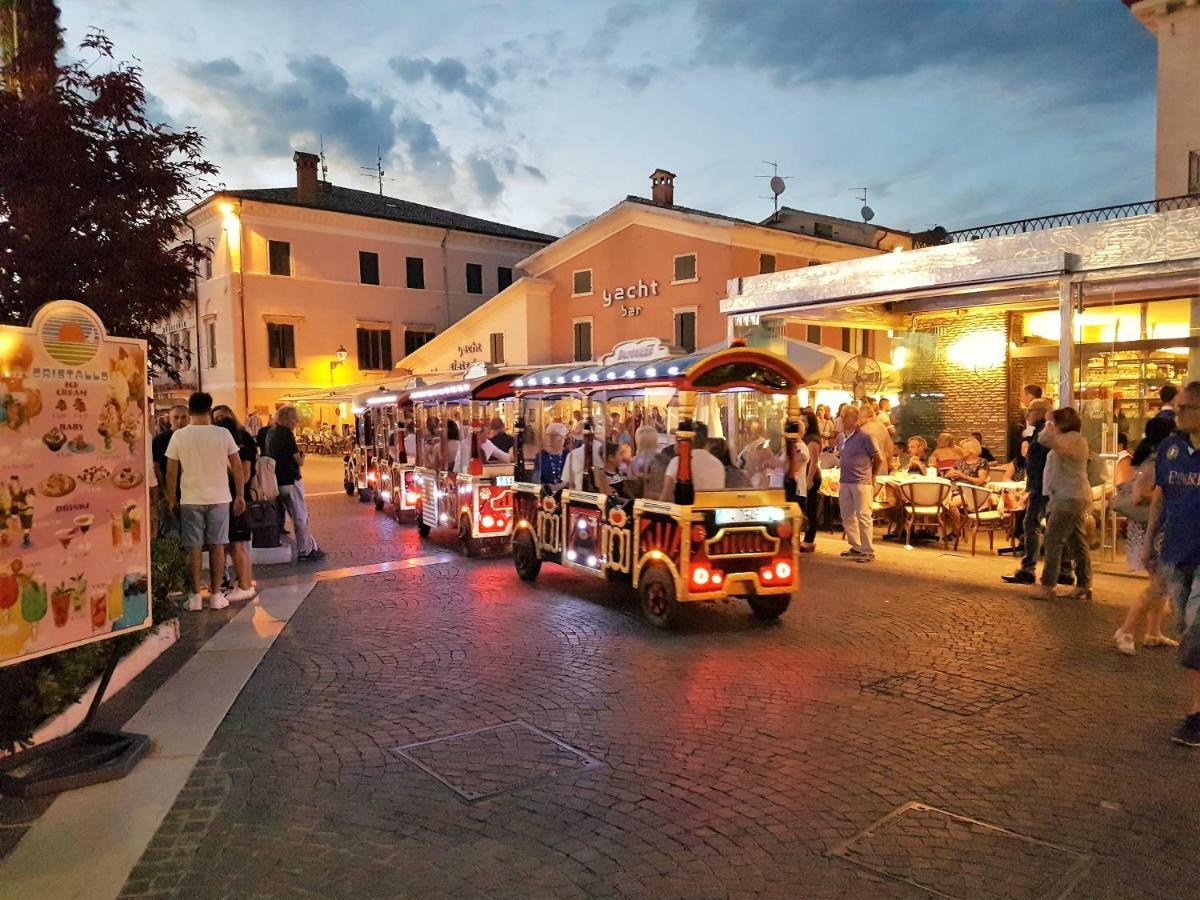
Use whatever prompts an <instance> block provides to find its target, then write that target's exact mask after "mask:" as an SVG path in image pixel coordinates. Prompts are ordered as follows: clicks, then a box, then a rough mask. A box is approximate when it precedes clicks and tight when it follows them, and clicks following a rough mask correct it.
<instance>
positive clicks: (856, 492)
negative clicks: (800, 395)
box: [838, 406, 886, 563]
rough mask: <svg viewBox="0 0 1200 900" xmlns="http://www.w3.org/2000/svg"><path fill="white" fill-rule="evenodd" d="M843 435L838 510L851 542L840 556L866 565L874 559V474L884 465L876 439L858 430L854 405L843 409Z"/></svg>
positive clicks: (847, 538)
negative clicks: (872, 504) (848, 547)
mask: <svg viewBox="0 0 1200 900" xmlns="http://www.w3.org/2000/svg"><path fill="white" fill-rule="evenodd" d="M842 434H843V435H844V436H845V438H846V440H845V442H843V444H842V452H841V457H840V458H839V465H840V467H841V483H840V484H839V485H838V507H839V509H840V510H841V514H842V528H843V529H844V530H845V532H846V540H847V541H849V542H850V549H849V550H847V551H845V552H844V553H843V554H842V556H845V557H848V558H850V559H853V560H855V561H856V562H862V563H868V562H872V561H873V560H874V559H875V546H874V543H873V539H874V535H873V533H872V529H873V528H874V522H873V521H872V514H871V500H872V499H873V498H874V496H875V475H876V473H878V472H881V471H883V467H884V465H886V463H885V461H884V458H883V453H881V452H880V450H879V445H878V444H877V443H875V439H874V438H873V437H871V435H869V434H867V433H866V432H865V431H863V430H862V429H860V428H859V427H858V410H857V409H855V408H854V407H853V406H847V407H846V408H845V409H844V410H842Z"/></svg>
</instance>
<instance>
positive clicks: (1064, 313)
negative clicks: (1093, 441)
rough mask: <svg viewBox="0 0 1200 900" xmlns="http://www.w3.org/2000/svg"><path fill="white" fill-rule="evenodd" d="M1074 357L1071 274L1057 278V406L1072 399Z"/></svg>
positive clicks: (1073, 309) (1067, 403) (1073, 298)
mask: <svg viewBox="0 0 1200 900" xmlns="http://www.w3.org/2000/svg"><path fill="white" fill-rule="evenodd" d="M1074 357H1075V286H1074V285H1073V284H1072V283H1071V276H1070V275H1067V274H1063V275H1060V276H1059V278H1058V398H1057V403H1056V405H1057V406H1068V405H1070V404H1071V403H1072V402H1073V401H1074V391H1073V390H1072V384H1071V383H1072V380H1073V379H1072V372H1073V369H1074V366H1073V361H1074Z"/></svg>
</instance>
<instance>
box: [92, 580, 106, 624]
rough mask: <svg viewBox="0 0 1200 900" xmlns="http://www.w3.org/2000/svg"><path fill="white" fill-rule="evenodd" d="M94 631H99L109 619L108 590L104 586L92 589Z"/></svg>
mask: <svg viewBox="0 0 1200 900" xmlns="http://www.w3.org/2000/svg"><path fill="white" fill-rule="evenodd" d="M91 606H92V631H99V630H100V629H101V628H103V627H104V623H105V622H106V621H108V619H107V613H108V590H107V589H106V588H104V587H101V588H98V589H93V590H92V604H91Z"/></svg>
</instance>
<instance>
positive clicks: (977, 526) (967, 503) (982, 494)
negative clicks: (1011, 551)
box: [954, 484, 1012, 556]
mask: <svg viewBox="0 0 1200 900" xmlns="http://www.w3.org/2000/svg"><path fill="white" fill-rule="evenodd" d="M958 490H959V496H960V497H962V513H963V527H962V531H960V532H959V533H958V534H957V535H956V536H955V538H954V549H955V550H957V549H958V542H959V540H960V539H961V538H962V536H963V534H964V533H965V532H967V531H970V532H971V555H972V556H974V555H975V542H976V541H977V540H978V538H979V532H980V531H986V532H987V535H988V549H990V550H993V551H994V550H995V549H996V532H997V531H1000V530H1001V529H1003V530H1004V531H1005V532H1006V533H1007V534H1008V535H1009V543H1010V544H1011V543H1012V540H1011V536H1012V528H1011V522H1012V516H1011V514H1010V513H1008V512H1007V511H1005V510H1003V509H995V508H993V507H992V503H991V500H992V498H993V497H995V494H994V493H992V492H991V491H989V490H988V489H987V488H984V487H977V486H975V485H973V484H960V485H959V486H958Z"/></svg>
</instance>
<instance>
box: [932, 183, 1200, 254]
mask: <svg viewBox="0 0 1200 900" xmlns="http://www.w3.org/2000/svg"><path fill="white" fill-rule="evenodd" d="M1192 207H1200V194H1184V195H1183V196H1182V197H1163V198H1161V199H1158V200H1143V201H1142V202H1140V203H1123V204H1121V205H1120V206H1101V207H1097V208H1096V209H1080V210H1076V211H1075V212H1067V213H1056V214H1054V215H1051V216H1037V217H1035V218H1032V219H1014V220H1013V221H1011V222H997V223H996V224H994V225H982V226H979V227H977V228H963V229H960V230H959V231H942V230H940V229H933V230H931V231H923V232H921V233H920V234H917V235H915V236H914V240H913V247H914V248H919V247H936V246H938V245H939V244H958V243H962V242H963V241H975V240H979V239H980V238H990V237H1004V236H1005V235H1010V234H1024V233H1025V232H1028V231H1045V230H1047V229H1049V228H1064V227H1067V226H1069V225H1085V224H1088V223H1090V222H1106V221H1108V220H1110V219H1127V218H1129V217H1130V216H1145V215H1149V214H1150V213H1158V212H1167V211H1168V210H1173V209H1190V208H1192Z"/></svg>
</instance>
